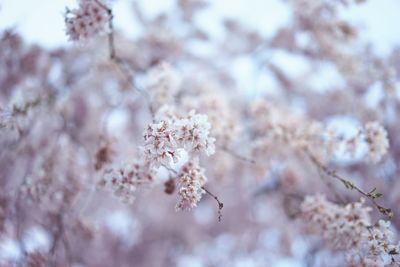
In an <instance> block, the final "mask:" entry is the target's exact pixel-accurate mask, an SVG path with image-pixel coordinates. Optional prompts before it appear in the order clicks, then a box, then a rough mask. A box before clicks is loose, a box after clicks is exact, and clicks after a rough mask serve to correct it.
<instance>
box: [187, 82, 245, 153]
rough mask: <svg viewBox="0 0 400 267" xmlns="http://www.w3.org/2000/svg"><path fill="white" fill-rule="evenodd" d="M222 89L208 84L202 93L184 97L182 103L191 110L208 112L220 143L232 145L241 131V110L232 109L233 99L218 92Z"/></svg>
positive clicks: (226, 145)
mask: <svg viewBox="0 0 400 267" xmlns="http://www.w3.org/2000/svg"><path fill="white" fill-rule="evenodd" d="M220 90H221V89H218V87H216V86H213V85H209V86H206V89H203V91H202V92H201V93H200V94H196V95H189V96H185V97H183V98H182V104H183V105H184V106H185V108H188V109H189V110H190V109H195V110H200V111H201V112H203V113H204V114H207V116H208V120H209V122H210V124H211V125H212V129H213V134H214V136H215V137H216V138H217V140H218V142H219V144H220V145H221V146H223V147H230V146H231V145H233V141H234V140H235V139H236V137H237V135H238V132H239V124H240V123H239V120H238V117H239V114H238V112H240V111H238V112H236V111H233V110H232V109H230V104H231V100H232V99H230V98H229V97H226V96H224V95H222V94H221V93H218V92H219V91H220Z"/></svg>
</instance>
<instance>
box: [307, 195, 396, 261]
mask: <svg viewBox="0 0 400 267" xmlns="http://www.w3.org/2000/svg"><path fill="white" fill-rule="evenodd" d="M363 205H364V200H363V199H361V200H360V201H359V202H355V203H350V204H347V205H345V206H339V205H336V204H334V203H331V202H329V201H327V200H326V199H325V198H324V197H323V196H320V195H317V196H307V197H306V198H305V200H304V202H303V203H302V205H301V210H302V214H303V216H304V218H305V219H306V220H307V221H309V222H311V223H312V225H311V226H312V228H313V229H314V231H315V232H317V233H319V234H322V236H323V238H324V239H325V240H327V241H329V243H330V244H331V245H332V246H333V248H334V249H341V250H346V251H350V252H354V253H361V252H363V254H364V256H365V257H367V258H368V259H369V260H371V261H372V262H375V263H377V264H378V263H379V262H380V261H381V259H382V256H384V255H397V254H398V252H399V245H392V244H391V242H392V239H393V233H392V232H391V230H390V229H389V227H390V222H385V221H383V220H380V221H379V222H378V223H377V224H376V225H372V224H371V218H370V215H369V212H370V211H371V209H370V208H369V207H364V206H363Z"/></svg>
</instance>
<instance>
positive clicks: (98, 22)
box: [65, 0, 111, 41]
mask: <svg viewBox="0 0 400 267" xmlns="http://www.w3.org/2000/svg"><path fill="white" fill-rule="evenodd" d="M110 19H111V14H110V13H109V11H108V8H107V7H106V5H105V4H103V3H102V2H101V0H80V2H79V8H77V9H72V10H69V9H67V11H66V13H65V24H66V32H67V35H68V36H69V38H70V40H73V41H78V40H83V39H87V38H90V37H93V36H95V35H97V34H101V33H104V32H107V31H109V30H110V29H108V21H109V20H110Z"/></svg>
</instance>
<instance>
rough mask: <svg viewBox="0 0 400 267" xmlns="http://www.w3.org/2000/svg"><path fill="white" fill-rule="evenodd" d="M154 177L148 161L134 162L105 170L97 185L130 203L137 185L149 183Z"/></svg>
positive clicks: (133, 198)
mask: <svg viewBox="0 0 400 267" xmlns="http://www.w3.org/2000/svg"><path fill="white" fill-rule="evenodd" d="M155 178H156V176H155V173H154V172H153V171H152V170H151V169H150V168H149V164H148V163H141V162H134V163H133V164H122V166H121V167H119V168H116V169H109V170H106V171H105V173H104V175H103V177H102V179H101V180H100V182H99V186H100V187H104V188H107V189H110V190H111V191H112V192H113V193H114V195H115V196H116V197H117V198H119V199H120V200H121V201H122V202H124V203H128V204H130V203H133V201H134V200H135V192H136V190H137V189H138V187H140V186H143V185H149V184H151V183H152V182H154V181H155Z"/></svg>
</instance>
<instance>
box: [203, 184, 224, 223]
mask: <svg viewBox="0 0 400 267" xmlns="http://www.w3.org/2000/svg"><path fill="white" fill-rule="evenodd" d="M201 188H202V189H203V190H204V191H205V192H206V193H207V194H209V195H210V196H211V197H213V198H214V199H215V201H217V203H218V221H219V222H221V219H222V212H221V211H222V208H223V207H224V203H222V202H221V201H219V199H218V197H217V196H216V195H214V194H213V193H211V192H210V191H208V190H207V189H206V188H205V187H204V186H202V187H201Z"/></svg>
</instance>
